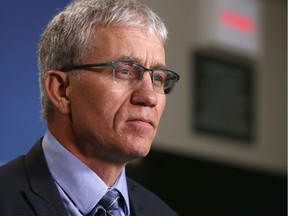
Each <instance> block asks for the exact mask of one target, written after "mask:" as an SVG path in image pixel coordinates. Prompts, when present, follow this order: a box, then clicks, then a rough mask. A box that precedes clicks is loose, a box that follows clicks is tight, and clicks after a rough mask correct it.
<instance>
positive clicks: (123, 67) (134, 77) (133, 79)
mask: <svg viewBox="0 0 288 216" xmlns="http://www.w3.org/2000/svg"><path fill="white" fill-rule="evenodd" d="M103 66H110V67H112V69H113V70H112V75H113V81H114V83H117V84H119V85H121V86H124V87H134V86H136V84H137V83H138V82H139V81H140V80H142V79H143V76H144V72H149V73H150V76H151V80H152V84H153V89H154V91H155V92H157V93H160V94H169V93H171V92H172V90H173V88H174V86H175V84H176V83H177V82H178V80H179V79H180V76H179V75H178V74H177V73H175V72H173V71H171V70H168V69H165V68H154V69H149V68H146V67H144V66H142V65H140V64H137V63H135V62H133V61H109V62H104V63H96V64H83V65H70V66H65V67H62V68H61V69H60V71H63V72H70V71H73V70H81V69H89V68H90V69H91V71H93V72H101V71H96V70H92V69H93V68H95V67H103Z"/></svg>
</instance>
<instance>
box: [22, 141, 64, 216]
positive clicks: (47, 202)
mask: <svg viewBox="0 0 288 216" xmlns="http://www.w3.org/2000/svg"><path fill="white" fill-rule="evenodd" d="M25 169H26V171H27V176H28V181H29V183H30V186H31V191H25V195H26V197H27V199H28V201H29V202H30V204H31V206H32V207H33V209H34V211H35V212H36V215H47V216H48V215H53V216H54V215H55V216H56V215H57V216H68V214H67V211H66V209H65V207H64V205H63V202H62V199H61V197H60V195H59V192H58V189H57V187H56V185H55V183H54V180H53V178H52V176H51V174H50V172H49V170H48V167H47V164H46V161H45V157H44V153H43V150H42V144H41V140H40V141H38V142H37V143H36V145H35V146H34V147H33V148H32V149H31V150H30V152H28V154H27V155H26V157H25Z"/></svg>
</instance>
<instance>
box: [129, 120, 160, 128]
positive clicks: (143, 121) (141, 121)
mask: <svg viewBox="0 0 288 216" xmlns="http://www.w3.org/2000/svg"><path fill="white" fill-rule="evenodd" d="M128 122H130V123H135V124H140V125H143V126H149V127H153V128H155V124H154V122H153V121H151V120H150V119H145V118H135V119H129V120H128Z"/></svg>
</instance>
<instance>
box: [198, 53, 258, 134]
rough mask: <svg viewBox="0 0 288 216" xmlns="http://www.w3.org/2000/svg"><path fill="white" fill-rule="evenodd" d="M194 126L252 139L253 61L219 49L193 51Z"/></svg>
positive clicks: (216, 132)
mask: <svg viewBox="0 0 288 216" xmlns="http://www.w3.org/2000/svg"><path fill="white" fill-rule="evenodd" d="M192 58H193V66H194V67H193V68H194V70H193V74H194V76H193V79H194V80H193V83H194V85H193V88H192V93H193V95H194V99H193V106H194V109H193V110H194V115H193V117H192V122H193V128H194V129H195V130H196V131H201V132H206V133H213V134H217V135H224V136H229V137H234V138H238V139H245V140H251V139H252V137H253V104H254V101H253V100H254V99H253V73H254V71H253V68H252V63H251V61H249V60H247V59H244V58H241V57H239V56H233V55H229V54H224V53H221V52H217V51H211V50H210V51H208V50H206V51H203V50H202V51H199V50H198V51H196V52H193V55H192Z"/></svg>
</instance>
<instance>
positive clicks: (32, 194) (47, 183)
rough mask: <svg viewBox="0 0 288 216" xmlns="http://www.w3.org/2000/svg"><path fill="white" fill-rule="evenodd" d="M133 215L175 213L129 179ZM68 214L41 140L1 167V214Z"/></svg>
mask: <svg viewBox="0 0 288 216" xmlns="http://www.w3.org/2000/svg"><path fill="white" fill-rule="evenodd" d="M127 183H128V192H129V198H130V208H131V216H176V215H177V214H176V213H175V212H174V211H173V210H171V209H170V208H169V207H168V206H167V205H166V204H165V203H164V202H163V201H162V200H161V199H159V198H158V197H157V196H155V195H154V194H153V193H152V192H150V191H148V190H147V189H145V188H144V187H143V186H141V185H139V184H137V183H136V182H134V181H132V180H131V179H129V178H128V179H127ZM17 215H21V216H33V215H41V216H42V215H43V216H44V215H47V216H48V215H49V216H67V215H68V214H67V211H66V209H65V207H64V205H63V203H62V200H61V197H60V195H59V192H58V189H57V187H56V185H55V183H54V181H53V179H52V176H51V174H50V172H49V170H48V167H47V164H46V161H45V158H44V154H43V150H42V144H41V140H40V141H38V142H37V143H36V145H35V146H34V147H33V148H32V149H31V150H30V151H29V152H28V153H27V155H25V156H21V157H19V158H17V159H15V160H14V161H12V162H10V163H7V164H5V165H3V166H2V167H0V216H17Z"/></svg>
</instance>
